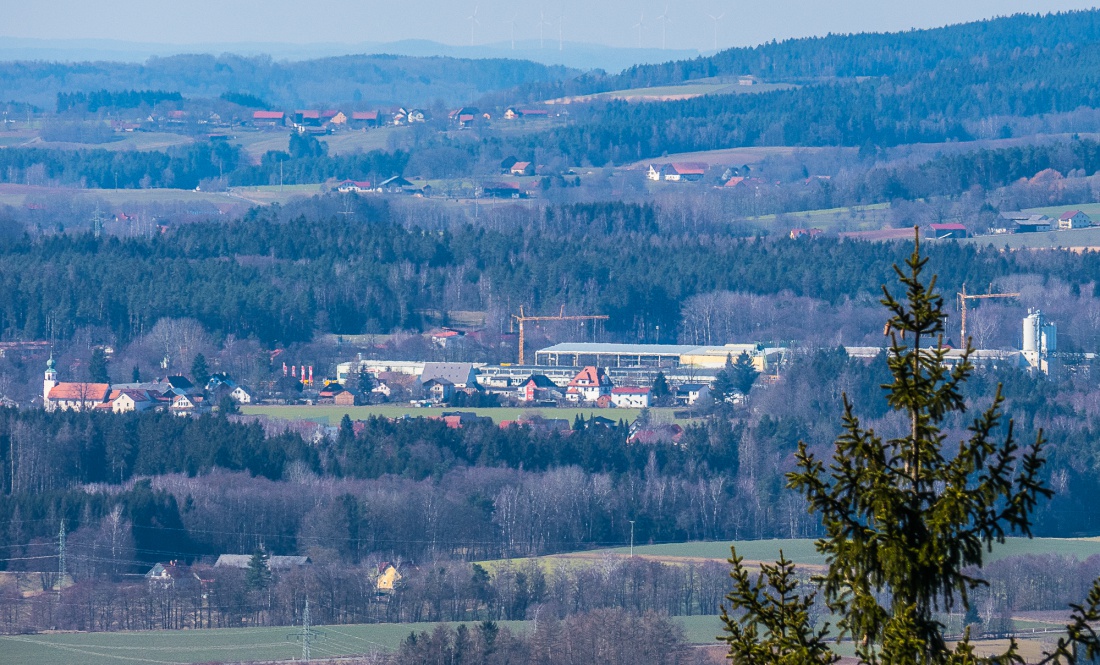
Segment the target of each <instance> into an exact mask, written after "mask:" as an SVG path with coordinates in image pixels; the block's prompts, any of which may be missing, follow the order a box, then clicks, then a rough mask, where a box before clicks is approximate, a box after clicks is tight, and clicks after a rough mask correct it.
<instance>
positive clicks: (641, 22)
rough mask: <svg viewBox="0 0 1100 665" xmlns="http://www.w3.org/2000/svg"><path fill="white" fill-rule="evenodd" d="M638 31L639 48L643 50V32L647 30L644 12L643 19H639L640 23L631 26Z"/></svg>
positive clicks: (643, 13)
mask: <svg viewBox="0 0 1100 665" xmlns="http://www.w3.org/2000/svg"><path fill="white" fill-rule="evenodd" d="M631 27H632V28H637V30H638V48H642V30H644V29H645V12H642V15H641V17H639V18H638V22H637V23H635V24H634V25H632V26H631Z"/></svg>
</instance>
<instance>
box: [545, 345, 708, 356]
mask: <svg viewBox="0 0 1100 665" xmlns="http://www.w3.org/2000/svg"><path fill="white" fill-rule="evenodd" d="M698 348H699V346H698V345H696V344H601V343H592V342H567V343H565V344H555V345H554V346H551V347H547V348H545V349H539V350H538V353H600V354H616V353H618V354H622V355H643V356H644V355H662V356H678V355H681V354H684V353H688V352H689V351H692V350H694V349H698Z"/></svg>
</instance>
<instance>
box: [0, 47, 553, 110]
mask: <svg viewBox="0 0 1100 665" xmlns="http://www.w3.org/2000/svg"><path fill="white" fill-rule="evenodd" d="M571 73H572V70H569V69H567V68H565V67H550V66H546V65H541V64H537V63H534V62H529V61H526V60H505V59H486V60H470V59H457V58H440V57H433V58H411V57H401V56H391V55H353V56H343V57H334V58H321V59H317V60H306V61H300V62H277V61H274V60H272V59H271V58H266V57H254V58H247V57H241V56H236V55H221V56H212V55H179V56H172V57H166V58H150V59H149V60H148V61H146V62H145V63H144V64H133V63H122V62H85V63H56V62H26V61H22V62H4V63H0V90H3V101H16V102H28V103H32V104H35V105H37V106H39V107H41V108H45V109H50V110H52V109H53V107H54V104H55V100H56V98H57V94H58V93H60V92H65V93H68V92H80V91H84V92H90V91H96V90H100V89H111V90H120V89H156V90H173V91H179V92H181V93H182V94H183V95H184V96H186V97H217V96H219V95H221V94H222V93H226V92H247V93H249V94H252V95H255V96H257V97H259V98H262V99H264V100H266V101H267V102H269V103H271V104H279V105H288V106H293V105H308V104H316V103H325V102H328V103H337V102H350V101H360V100H363V101H368V102H371V103H375V104H404V105H428V104H430V103H431V102H433V101H435V100H443V101H444V102H445V103H448V104H458V103H462V102H464V101H466V100H468V99H470V98H473V97H477V96H480V95H483V94H485V93H487V92H490V91H493V90H498V89H502V88H512V87H515V86H519V85H524V84H531V83H535V82H549V81H553V80H557V79H560V78H563V77H566V76H569V75H571Z"/></svg>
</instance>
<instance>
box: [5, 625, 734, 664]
mask: <svg viewBox="0 0 1100 665" xmlns="http://www.w3.org/2000/svg"><path fill="white" fill-rule="evenodd" d="M675 620H676V621H677V622H679V623H680V624H681V625H683V627H684V631H685V633H686V635H687V639H688V642H690V643H691V644H703V645H705V644H715V643H716V640H715V636H717V635H718V634H719V633H720V632H721V630H722V623H721V621H720V620H719V618H718V617H716V616H693V617H676V619H675ZM497 623H498V624H499V625H501V626H507V627H508V628H509V629H511V630H514V631H517V632H518V631H526V630H529V629H531V628H532V622H530V621H499V622H497ZM437 625H438V624H434V623H409V624H356V625H346V626H317V627H316V628H317V629H318V630H319V631H320V632H321V633H323V636H322V637H320V638H318V639H317V641H315V642H314V643H313V645H312V651H313V654H314V656H315V657H340V656H352V655H357V654H365V653H370V652H377V651H392V650H394V649H396V648H397V647H398V646H400V644H401V642H402V640H404V639H405V638H406V637H408V635H409V633H412V632H417V633H419V632H423V631H427V632H431V631H432V630H434V629H435V627H436V626H437ZM449 625H458V624H449ZM467 625H472V624H471V623H467ZM296 630H297V629H296V628H295V627H293V626H284V627H275V628H219V629H210V630H156V631H140V632H120V633H51V634H43V635H9V636H0V655H2V656H0V660H2V661H3V662H4V663H13V664H14V663H19V664H20V665H69V664H72V663H80V664H81V665H110V664H111V663H115V664H118V663H127V662H141V663H156V664H158V665H190V664H192V663H208V662H223V661H241V660H292V659H295V658H298V657H300V656H301V645H300V643H298V642H296V641H294V640H293V638H289V637H288V636H290V635H293V634H294V633H295V632H296Z"/></svg>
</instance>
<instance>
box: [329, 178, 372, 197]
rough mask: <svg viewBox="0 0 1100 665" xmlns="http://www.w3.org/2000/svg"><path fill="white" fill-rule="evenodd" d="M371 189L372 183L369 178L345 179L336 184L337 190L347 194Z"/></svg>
mask: <svg viewBox="0 0 1100 665" xmlns="http://www.w3.org/2000/svg"><path fill="white" fill-rule="evenodd" d="M370 189H371V183H370V181H369V180H344V181H343V182H341V183H340V184H338V185H336V191H338V192H343V193H345V194H346V193H348V192H369V191H370Z"/></svg>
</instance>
